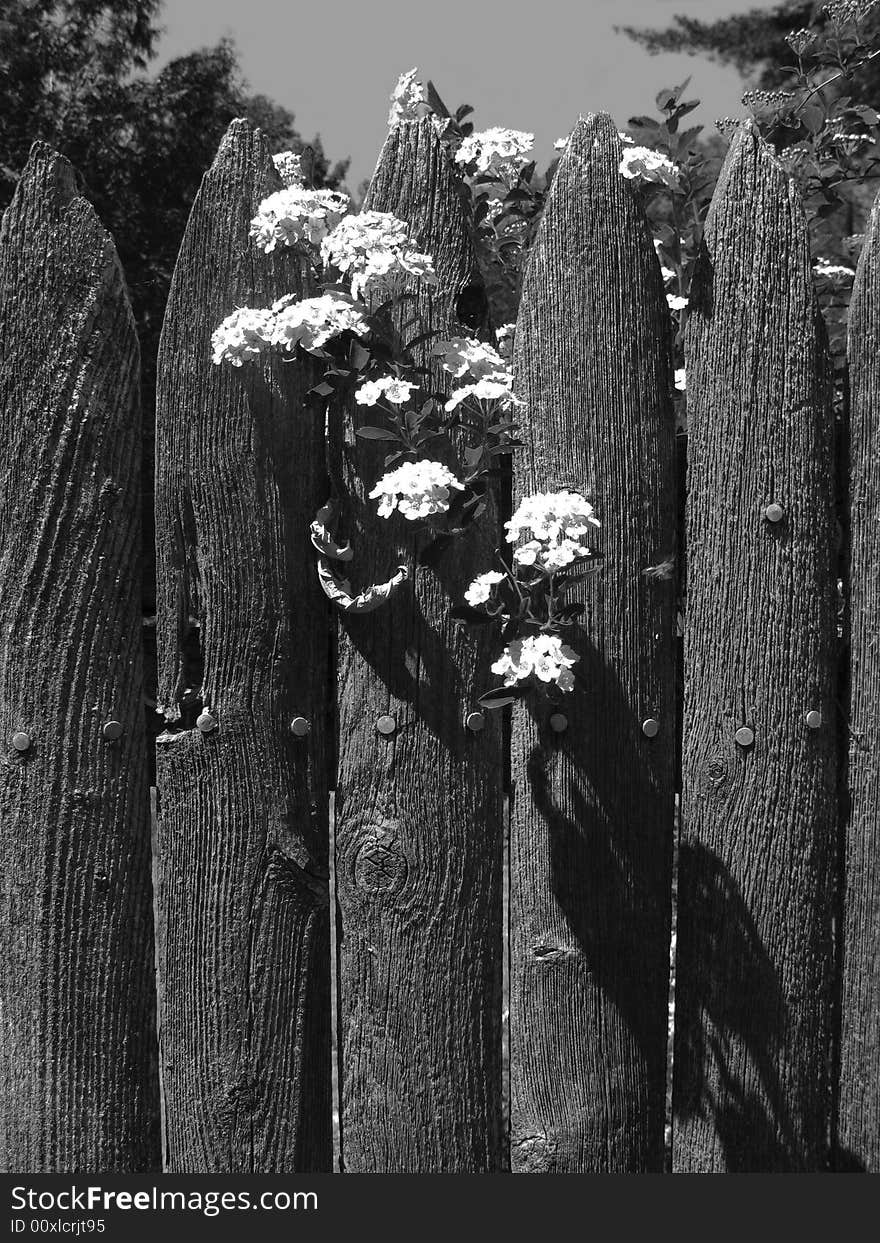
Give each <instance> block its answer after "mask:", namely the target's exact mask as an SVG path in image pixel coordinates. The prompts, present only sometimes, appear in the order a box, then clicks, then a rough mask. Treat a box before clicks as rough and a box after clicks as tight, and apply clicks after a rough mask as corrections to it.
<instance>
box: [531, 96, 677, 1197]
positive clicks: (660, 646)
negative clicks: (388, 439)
mask: <svg viewBox="0 0 880 1243" xmlns="http://www.w3.org/2000/svg"><path fill="white" fill-rule="evenodd" d="M620 158H621V156H620V141H619V139H618V136H617V130H616V127H615V125H614V124H613V122H612V121H611V119H610V118H609V117H606V116H590V117H588V118H587V119H586V120H581V121H580V122H579V124H578V125H577V127H576V128H575V130H574V132H573V134H572V136H571V138H570V140H569V143H568V146H567V148H566V151H565V154H564V156H563V158H562V161H561V162H560V165H559V169H558V171H557V173H556V178H555V181H554V183H553V188H552V191H551V194H550V198H549V202H548V204H547V207H546V209H545V213H544V217H543V220H542V223H541V228H540V232H539V234H538V237H537V240H536V243H535V248H534V250H533V253H532V256H531V260H530V264H529V269H528V274H527V278H526V282H525V287H524V290H523V300H522V304H521V308H520V314H519V320H518V323H517V328H516V337H515V342H516V354H515V362H516V366H515V377H516V388H517V392H518V393H520V395H521V397H522V398H523V399H524V400H525V402H526V407H525V409H524V410H523V411H522V414H521V423H522V427H523V431H522V436H523V439H524V440H525V442H526V447H525V448H524V450H523V451H522V452H521V453H520V454H517V455H515V457H514V497H513V500H514V505H515V504H516V503H517V501H518V500H519V499H520V498H521V497H522V496H523V495H526V494H528V493H532V492H536V491H538V492H544V491H558V490H560V489H563V488H568V489H571V490H573V491H575V492H581V493H584V494H586V496H588V497H589V498H590V499H591V500H592V501H593V503H594V504H595V506H596V508H597V511H598V515H599V518H600V520H601V523H602V527H601V531H600V533H599V534H598V535H597V537H596V541H595V542H596V544H597V546H598V547H599V548H600V549H601V550H602V552H603V553H604V555H605V563H604V566H603V568H602V569H601V570H600V571H599V572H598V573H597V574H594V575H590V576H588V577H587V579H586V582H585V584H580V585H579V589H578V590H577V591H576V592H572V593H571V598H572V599H577V600H581V601H583V602H584V603H585V606H586V607H585V612H584V614H583V617H582V618H581V623H582V624H581V625H580V626H578V627H575V628H573V629H572V631H571V637H570V639H569V640H568V641H569V643H570V644H571V645H572V646H573V647H574V649H575V650H576V652H577V653H578V655H579V657H580V663H579V664H578V665H577V666H576V671H575V676H576V678H577V690H576V692H575V693H574V694H572V695H570V696H569V697H567V698H566V700H565V701H564V702H562V703H561V704H560V705H559V706H558V709H557V712H558V713H559V714H562V717H563V720H561V721H560V720H555V719H554V715H553V714H552V709H551V708H550V707H548V706H546V705H544V704H541V705H540V706H535V707H530V708H529V709H528V710H527V709H526V708H525V707H524V706H523V705H516V706H515V708H514V712H513V725H512V734H513V736H512V758H511V769H512V780H513V794H512V812H511V847H510V860H511V880H510V885H511V1001H510V1056H511V1166H512V1169H513V1170H515V1171H524V1172H530V1171H531V1172H546V1173H576V1172H578V1173H584V1172H595V1173H634V1172H641V1171H649V1170H655V1171H659V1170H660V1169H662V1164H663V1125H664V1093H665V1080H666V1024H667V993H668V979H669V965H668V964H669V925H670V914H671V893H670V884H671V858H672V826H673V815H674V794H675V737H676V708H675V667H674V636H675V583H674V576H673V575H672V574H671V573H670V574H667V575H666V576H665V577H664V576H655V575H653V574H651V573H646V572H645V571H646V570H649V567H656V566H657V565H658V564H659V563H668V562H670V561H672V560H673V559H674V556H675V487H674V457H673V444H674V435H675V431H674V418H673V412H672V408H671V402H670V397H669V393H670V387H671V386H670V378H671V373H670V352H669V347H670V334H669V313H668V310H667V307H666V302H665V299H664V296H663V288H662V281H661V278H660V269H659V265H658V263H657V260H656V256H655V253H654V247H653V245H652V243H651V237H650V235H649V233H648V229H647V225H646V222H645V219H644V216H643V214H642V212H641V209H640V207H639V206H638V203H637V198H636V195H635V193H634V192H633V188H632V187H631V186H630V185H629V184H627V182H626V181H625V180H624V179H623V178H622V177H620V175H619V173H618V165H619V163H620ZM554 724H556V725H563V728H562V730H561V731H560V732H556V731H555V730H554Z"/></svg>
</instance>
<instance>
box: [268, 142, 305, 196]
mask: <svg viewBox="0 0 880 1243" xmlns="http://www.w3.org/2000/svg"><path fill="white" fill-rule="evenodd" d="M272 163H273V164H274V165H275V168H276V169H277V171H278V176H279V177H280V178H281V180H282V181H283V182H284V185H285V186H286V187H288V188H289V187H290V186H301V185H302V184H303V171H302V156H299V155H297V154H296V152H295V151H279V152H278V154H277V155H273V156H272Z"/></svg>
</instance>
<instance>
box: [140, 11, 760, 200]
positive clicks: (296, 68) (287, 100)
mask: <svg viewBox="0 0 880 1243" xmlns="http://www.w3.org/2000/svg"><path fill="white" fill-rule="evenodd" d="M776 3H778V0H770V2H764V0H739V2H737V0H580V2H579V0H529V2H528V3H523V2H522V0H432V2H431V3H424V2H423V0H354V2H351V0H324V2H321V0H318V2H317V3H316V2H315V0H311V2H310V3H304V2H303V0H166V3H165V7H164V11H163V13H162V16H161V24H162V25H163V26H164V28H165V33H164V35H163V37H162V40H161V42H160V44H159V59H158V61H157V62H156V67H157V68H161V67H162V65H164V64H165V63H167V61H169V60H171V59H172V58H173V57H175V56H179V55H182V54H184V53H186V52H190V51H194V50H196V49H197V48H201V47H208V46H211V45H213V44H214V43H216V42H217V40H218V39H220V38H221V37H223V36H224V35H228V36H231V37H232V38H233V39H234V41H235V43H236V45H237V47H238V49H239V54H240V60H241V65H242V68H243V71H244V74H245V77H246V78H247V80H248V82H249V84H250V87H251V89H252V90H253V91H255V92H260V93H261V94H265V95H268V96H270V97H271V98H273V99H275V100H276V101H277V102H278V103H280V104H283V105H284V106H285V107H287V108H289V109H290V110H291V111H292V112H293V113H295V115H296V128H297V129H298V130H299V132H300V133H301V134H302V136H303V138H305V139H306V140H309V139H311V138H312V137H313V136H314V135H315V134H316V133H319V134H320V135H321V140H322V142H323V146H324V151H325V153H326V154H327V156H328V158H329V159H330V160H331V162H333V161H335V160H337V159H341V158H343V157H345V156H351V168H350V171H349V174H348V179H347V180H348V185H349V187H350V188H351V189H353V190H354V189H356V188H357V186H358V185H359V183H360V182H361V181H362V180H363V179H364V178H365V177H369V176H370V174H371V173H372V171H373V168H374V167H375V163H376V159H377V157H378V154H379V151H380V149H381V146H382V142H383V140H384V138H385V134H386V132H387V129H386V126H387V115H388V96H389V94H390V93H391V90H392V89H393V87H394V84H395V83H396V81H397V78H398V76H399V75H400V74H401V73H402V72H404V71H405V70H408V69H412V68H413V67H414V66H418V68H419V70H420V78H421V80H422V81H427V79H428V78H430V79H431V80H432V81H433V82H434V84H435V86H436V87H437V90H438V91H439V93H440V95H441V97H442V98H443V99H444V101H445V102H446V104H447V105H448V106H449V107H450V108H451V109H454V108H455V107H457V106H458V105H459V104H461V103H469V104H471V105H472V106H473V107H474V109H475V115H474V116H472V117H470V118H469V119H470V120H471V121H473V122H474V124H475V127H476V128H477V129H487V128H488V127H489V126H493V125H501V126H505V127H509V128H511V129H521V130H528V131H529V132H531V133H534V135H535V151H536V155H537V158H538V165H539V168H540V167H544V166H545V165H546V163H547V162H549V160H550V158H551V157H552V152H553V141H554V139H556V138H559V137H561V136H563V135H565V134H568V133H569V132H570V130H571V129H572V127H573V125H574V124H575V122H576V121H577V118H578V116H579V115H581V114H582V113H583V114H586V113H587V112H591V111H593V112H596V111H608V112H610V113H611V114H612V116H613V117H614V118H615V120H616V121H617V123H618V125H619V126H620V127H621V128H625V126H626V121H627V118H628V117H630V116H632V115H635V114H637V113H644V112H654V111H655V108H654V97H655V95H656V94H657V92H658V91H659V90H660V88H661V87H664V86H672V85H677V84H678V83H679V82H681V81H683V80H684V78H686V77H687V76H688V75H689V74H690V75H691V84H690V87H689V89H688V92H687V94H688V97H690V98H699V99H701V100H702V101H703V103H702V105H701V107H700V109H699V110H698V111H697V112H695V114H694V116H693V123H696V124H703V125H706V126H707V127H709V126H711V125H712V122H713V121H714V119H715V118H716V117H719V116H737V115H740V114H741V113H742V107H741V105H740V96H741V94H742V91H743V83H742V80H741V79H740V77H739V75H738V74H737V73H735V72H734V71H733V70H730V69H721V68H719V66H717V65H714V64H712V63H711V62H710V61H708V60H706V59H704V58H702V57H689V56H669V55H663V56H653V57H652V56H648V54H647V53H646V52H645V51H644V50H643V49H642V48H641V47H639V46H638V45H637V44H635V43H634V42H632V40H630V39H628V38H626V36H624V35H622V34H616V33H615V31H614V26H615V25H621V26H625V25H632V26H649V27H664V26H667V25H669V24H670V22H671V20H672V18H673V16H674V15H675V14H679V13H680V14H683V15H687V16H691V17H699V18H700V19H702V20H704V21H709V20H712V19H714V18H719V17H726V16H729V15H731V14H732V13H736V12H742V11H745V10H746V9H750V8H751V9H754V8H773V7H775V5H776ZM689 123H691V119H690V118H689Z"/></svg>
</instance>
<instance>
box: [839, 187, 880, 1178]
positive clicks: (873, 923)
mask: <svg viewBox="0 0 880 1243" xmlns="http://www.w3.org/2000/svg"><path fill="white" fill-rule="evenodd" d="M849 368H850V460H851V469H850V583H851V596H850V616H851V627H850V635H851V646H850V668H851V672H850V718H849V773H848V786H849V815H848V821H847V827H846V882H845V889H844V941H843V992H842V1013H841V1018H842V1030H841V1050H840V1091H839V1102H838V1120H837V1143H838V1149H839V1150H838V1152H837V1154H836V1164H837V1167H838V1168H843V1169H849V1168H852V1169H859V1168H864V1169H866V1170H868V1171H869V1172H871V1173H875V1174H876V1173H880V716H878V710H877V700H878V695H880V198H878V199H877V200H876V201H875V203H874V208H873V211H872V213H871V218H870V223H869V226H868V232H867V235H866V238H865V247H864V250H863V252H862V256H861V259H860V260H859V267H858V271H857V273H856V281H855V286H854V288H853V295H852V301H851V303H850V320H849Z"/></svg>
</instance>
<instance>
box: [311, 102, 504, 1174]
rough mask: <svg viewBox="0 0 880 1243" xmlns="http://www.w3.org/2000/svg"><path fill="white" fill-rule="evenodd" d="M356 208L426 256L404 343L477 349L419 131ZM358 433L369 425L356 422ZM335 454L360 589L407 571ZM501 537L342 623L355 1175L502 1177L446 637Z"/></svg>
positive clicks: (360, 460)
mask: <svg viewBox="0 0 880 1243" xmlns="http://www.w3.org/2000/svg"><path fill="white" fill-rule="evenodd" d="M365 206H366V207H367V208H368V209H371V210H377V211H391V212H394V213H395V214H396V215H397V216H399V217H400V218H401V219H403V220H406V221H407V222H408V223H409V224H410V225H411V226H412V229H413V233H414V236H415V237H416V238H417V241H418V245H419V248H420V249H421V250H424V251H428V252H430V253H432V254H433V255H434V257H435V262H436V266H437V271H438V275H439V287H438V288H437V289H435V290H430V291H427V292H425V293H422V294H420V296H419V300H418V309H417V312H416V313H415V314H414V313H413V308H412V304H411V303H408V304H404V310H403V311H402V312H401V313H400V314H398V315H397V317H396V323H397V326H398V328H400V329H403V327H404V322H405V321H410V322H409V325H408V327H407V328H406V330H405V332H404V336H405V338H406V339H407V340H411V339H413V338H414V337H415V336H416V335H417V334H419V333H422V332H426V331H428V330H431V329H438V330H440V331H441V333H442V334H444V335H445V334H448V333H450V332H455V331H458V332H465V333H468V332H470V333H471V334H473V332H474V323H475V319H474V318H473V317H472V316H471V315H470V312H471V311H476V314H477V315H478V314H479V313H480V310H481V307H484V306H485V300H484V299H482V301H481V297H480V287H479V284H478V283H477V282H476V278H475V276H474V272H475V261H474V256H473V253H472V251H471V247H470V243H469V240H468V236H467V232H466V228H465V224H464V220H463V217H462V213H461V208H460V206H459V201H458V198H457V195H456V192H455V187H454V183H453V180H452V177H451V170H450V168H449V166H448V162H447V157H446V155H445V154H444V152H443V151H442V149H441V146H440V144H439V142H438V140H437V137H436V135H435V133H434V131H433V128H432V126H431V123H430V121H427V120H426V121H422V122H420V123H407V124H405V125H403V126H401V127H399V128H397V129H395V130H394V131H393V132H392V133H391V134H390V136H389V138H388V141H387V143H386V145H385V147H384V149H383V151H382V154H381V157H380V160H379V164H378V167H377V169H376V172H375V174H374V177H373V180H372V184H371V187H370V191H369V195H368V199H367V203H366V204H365ZM429 349H430V346H428V347H426V348H422V349H421V350H420V353H421V356H422V358H425V357H427V356H428V351H429ZM435 378H436V377H435ZM354 419H355V424H354V425H357V422H358V421H359V422H360V423H370V422H372V421H374V419H375V415H371V413H370V411H369V410H367V411H364V408H363V407H358V408H356V411H355V414H354ZM333 439H334V444H335V449H334V472H335V474H336V479H335V483H336V490H337V491H338V493H339V496H340V501H341V524H340V530H341V532H342V534H343V535H344V536H345V537H346V538H349V539H351V541H352V543H353V545H354V549H355V560H354V561H353V562H352V563H351V572H352V579H353V581H354V582H355V585H356V586H357V587H358V589H360V588H361V587H362V586H366V585H367V584H369V583H371V582H375V581H384V580H386V579H388V578H389V577H390V576H391V574H392V573H393V572H394V570H395V568H396V566H397V564H398V562H404V563H409V564H410V566H411V565H412V562H413V555H414V546H413V540H412V537H411V536H410V535H409V533H408V532H407V531H406V529H405V520H404V519H401V518H400V517H399V515H395V516H394V518H392V520H391V521H386V520H384V519H381V518H379V517H377V515H376V509H375V506H376V503H375V501H370V500H366V499H365V492H366V491H368V490H369V487H370V486H371V484H372V482H373V481H374V479H376V478H378V477H379V476H380V475H381V474H382V473H383V470H382V460H383V456H384V455H383V452H382V448H381V446H380V447H379V448H378V450H375V451H373V450H374V448H375V447H374V446H368V445H367V443H366V442H362V441H358V442H357V443H355V440H354V437H353V425H352V424H351V423H349V425H348V427H347V430H346V433H345V436H344V438H343V437H342V436H341V433H340V432H339V431H338V430H337V432H336V433H335V435H334V437H333ZM340 441H342V443H340ZM361 479H365V480H366V483H367V486H366V488H365V487H364V485H363V483H362V482H361ZM496 539H497V530H496V526H495V521H494V519H493V518H492V517H490V516H486V517H485V518H484V519H482V520H481V521H480V522H479V523H478V524H477V525H476V526H475V528H474V529H473V530H472V531H471V532H470V533H469V534H468V535H467V536H464V537H462V538H461V539H459V540H458V541H456V544H455V547H454V548H453V549H452V550H450V551H448V552H447V553H446V554H445V555H444V558H443V559H441V561H440V562H439V565H438V567H437V569H436V570H429V569H419V570H416V571H415V573H414V577H413V578H412V579H411V580H410V581H409V582H407V583H405V584H404V585H403V587H401V588H400V590H399V591H398V593H397V594H396V595H395V596H394V597H393V599H392V600H391V602H390V604H389V606H387V607H386V608H384V609H382V610H380V611H379V612H375V613H371V614H369V615H366V616H352V615H346V616H345V617H344V618H343V619H342V621H341V623H340V628H339V630H340V634H339V678H338V712H339V768H338V785H337V813H338V820H337V831H336V832H337V836H336V842H337V859H336V883H337V889H338V895H339V918H340V924H339V928H340V932H339V945H340V951H339V990H340V1046H341V1049H340V1061H341V1098H342V1117H341V1134H342V1161H343V1165H344V1168H345V1169H346V1170H349V1171H353V1172H366V1171H379V1170H391V1171H422V1172H428V1173H430V1172H443V1171H446V1172H453V1171H468V1170H471V1171H483V1170H494V1169H497V1168H499V1165H500V1160H501V1126H500V1112H501V1083H500V1055H501V1040H500V1020H501V999H500V989H501V846H502V836H501V824H502V822H501V783H502V771H501V770H502V764H501V731H500V725H499V722H498V721H497V719H492V718H490V719H489V720H488V722H487V727H486V728H485V729H484V730H483V731H482V732H480V733H470V732H469V731H468V730H467V729H466V728H465V724H464V718H465V715H466V714H467V712H468V711H469V709H472V708H473V707H474V700H475V697H476V696H477V695H479V694H480V693H481V691H482V690H483V689H486V688H487V687H488V686H489V685H490V684H491V681H492V676H491V674H490V673H489V663H490V659H491V648H490V643H489V641H488V640H487V639H486V637H485V635H484V634H483V633H480V634H478V635H477V634H474V633H473V632H468V631H464V630H463V629H462V628H460V627H456V626H455V625H454V624H453V623H451V622H450V621H449V619H448V610H449V608H450V606H452V605H454V604H457V603H460V602H461V600H462V596H463V593H464V591H465V589H466V587H467V585H468V583H469V582H470V580H471V579H472V578H473V577H474V575H475V574H476V573H478V572H480V571H481V570H483V569H487V568H489V567H490V565H491V553H492V549H493V547H494V546H495V542H496ZM383 714H384V715H389V716H391V717H393V718H394V720H395V723H396V729H395V731H394V733H393V734H392V735H390V736H383V735H381V734H379V733H378V732H377V729H376V722H377V718H378V717H379V716H380V715H383Z"/></svg>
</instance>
